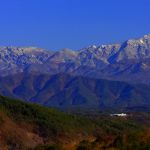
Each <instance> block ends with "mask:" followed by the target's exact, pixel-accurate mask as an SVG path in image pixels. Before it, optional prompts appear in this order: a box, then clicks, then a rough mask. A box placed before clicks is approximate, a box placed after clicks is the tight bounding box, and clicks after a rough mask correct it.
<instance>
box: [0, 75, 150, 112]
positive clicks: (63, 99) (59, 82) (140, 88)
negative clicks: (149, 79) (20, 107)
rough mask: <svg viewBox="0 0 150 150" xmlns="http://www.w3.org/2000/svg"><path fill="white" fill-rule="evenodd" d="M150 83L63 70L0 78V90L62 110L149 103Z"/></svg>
mask: <svg viewBox="0 0 150 150" xmlns="http://www.w3.org/2000/svg"><path fill="white" fill-rule="evenodd" d="M149 91H150V87H149V86H147V85H143V84H138V85H135V84H133V85H132V84H128V83H125V82H120V81H109V80H104V79H91V78H87V77H81V76H75V77H74V76H70V75H66V74H57V75H45V74H37V73H32V74H31V73H30V74H24V73H22V74H16V75H14V76H7V77H2V78H0V93H1V94H2V95H5V96H9V97H15V98H19V99H22V100H25V101H30V102H35V103H39V104H42V105H46V106H49V107H57V108H60V109H64V110H73V109H82V110H86V109H94V110H101V109H103V108H117V109H120V108H127V107H149V106H150V99H149V97H150V92H149Z"/></svg>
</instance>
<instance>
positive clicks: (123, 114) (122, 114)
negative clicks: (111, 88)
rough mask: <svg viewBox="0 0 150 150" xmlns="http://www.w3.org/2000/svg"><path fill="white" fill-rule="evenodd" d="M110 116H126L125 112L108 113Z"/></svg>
mask: <svg viewBox="0 0 150 150" xmlns="http://www.w3.org/2000/svg"><path fill="white" fill-rule="evenodd" d="M110 116H111V117H113V116H117V117H126V116H127V114H125V113H121V114H110Z"/></svg>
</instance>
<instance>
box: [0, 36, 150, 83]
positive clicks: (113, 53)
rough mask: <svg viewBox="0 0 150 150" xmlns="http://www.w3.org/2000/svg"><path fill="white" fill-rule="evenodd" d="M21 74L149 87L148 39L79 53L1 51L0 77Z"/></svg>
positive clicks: (99, 47)
mask: <svg viewBox="0 0 150 150" xmlns="http://www.w3.org/2000/svg"><path fill="white" fill-rule="evenodd" d="M21 72H39V73H40V72H41V73H45V74H57V73H67V74H72V75H81V76H88V77H92V78H93V77H94V78H105V79H111V80H123V81H130V82H131V81H132V82H142V83H149V81H150V80H149V79H150V35H145V36H143V37H141V38H138V39H132V40H127V41H125V42H123V43H121V44H112V45H100V46H95V45H92V46H89V47H87V48H83V49H81V50H78V51H73V50H69V49H63V50H61V51H46V50H44V49H39V48H35V47H27V48H26V47H0V75H1V76H7V75H9V74H16V73H21Z"/></svg>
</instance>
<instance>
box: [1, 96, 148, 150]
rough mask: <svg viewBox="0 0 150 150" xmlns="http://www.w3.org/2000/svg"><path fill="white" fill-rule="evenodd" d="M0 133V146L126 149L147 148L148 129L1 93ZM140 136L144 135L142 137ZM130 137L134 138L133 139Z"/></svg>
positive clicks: (17, 149)
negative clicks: (29, 102) (78, 113)
mask: <svg viewBox="0 0 150 150" xmlns="http://www.w3.org/2000/svg"><path fill="white" fill-rule="evenodd" d="M0 133H1V134H0V138H1V139H2V140H0V146H1V147H3V149H4V150H5V148H6V149H7V148H9V149H12V150H15V149H16V150H19V149H23V148H24V149H27V148H33V147H36V146H38V145H45V146H38V148H36V149H37V150H40V149H62V147H65V148H66V149H68V150H71V149H72V150H73V149H89V150H93V149H95V150H99V149H109V148H112V147H115V148H118V149H121V148H122V147H123V146H121V145H124V147H127V149H129V150H130V149H133V146H136V147H137V149H138V148H140V149H141V147H142V148H143V149H144V148H150V147H148V146H150V145H149V142H148V141H149V140H150V137H149V133H150V131H149V130H148V129H147V130H146V132H145V131H144V129H143V127H142V126H140V125H139V124H137V123H134V122H133V121H130V120H128V119H121V118H110V117H99V118H98V119H93V118H92V117H90V118H87V117H80V116H76V115H70V114H65V113H63V112H59V111H57V110H53V109H49V108H44V107H41V106H38V105H35V104H28V103H24V102H21V101H17V100H12V99H9V98H6V97H2V96H0ZM140 137H144V141H141V139H143V138H140ZM130 138H133V139H134V140H133V142H132V140H130ZM46 145H48V146H46ZM49 145H53V146H49ZM54 145H57V146H54ZM59 145H60V146H59ZM62 145H63V146H62ZM143 145H144V146H143ZM48 147H49V148H48Z"/></svg>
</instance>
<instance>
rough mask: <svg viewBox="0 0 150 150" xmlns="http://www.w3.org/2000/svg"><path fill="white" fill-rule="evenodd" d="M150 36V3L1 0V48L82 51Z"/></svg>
mask: <svg viewBox="0 0 150 150" xmlns="http://www.w3.org/2000/svg"><path fill="white" fill-rule="evenodd" d="M149 33H150V0H0V45H2V46H4V45H12V46H37V47H42V48H46V49H52V50H59V49H61V48H65V47H67V48H71V49H80V48H82V47H85V46H88V45H91V44H98V45H99V44H107V43H116V42H121V41H124V40H126V39H128V38H134V37H139V36H142V35H144V34H149Z"/></svg>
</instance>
